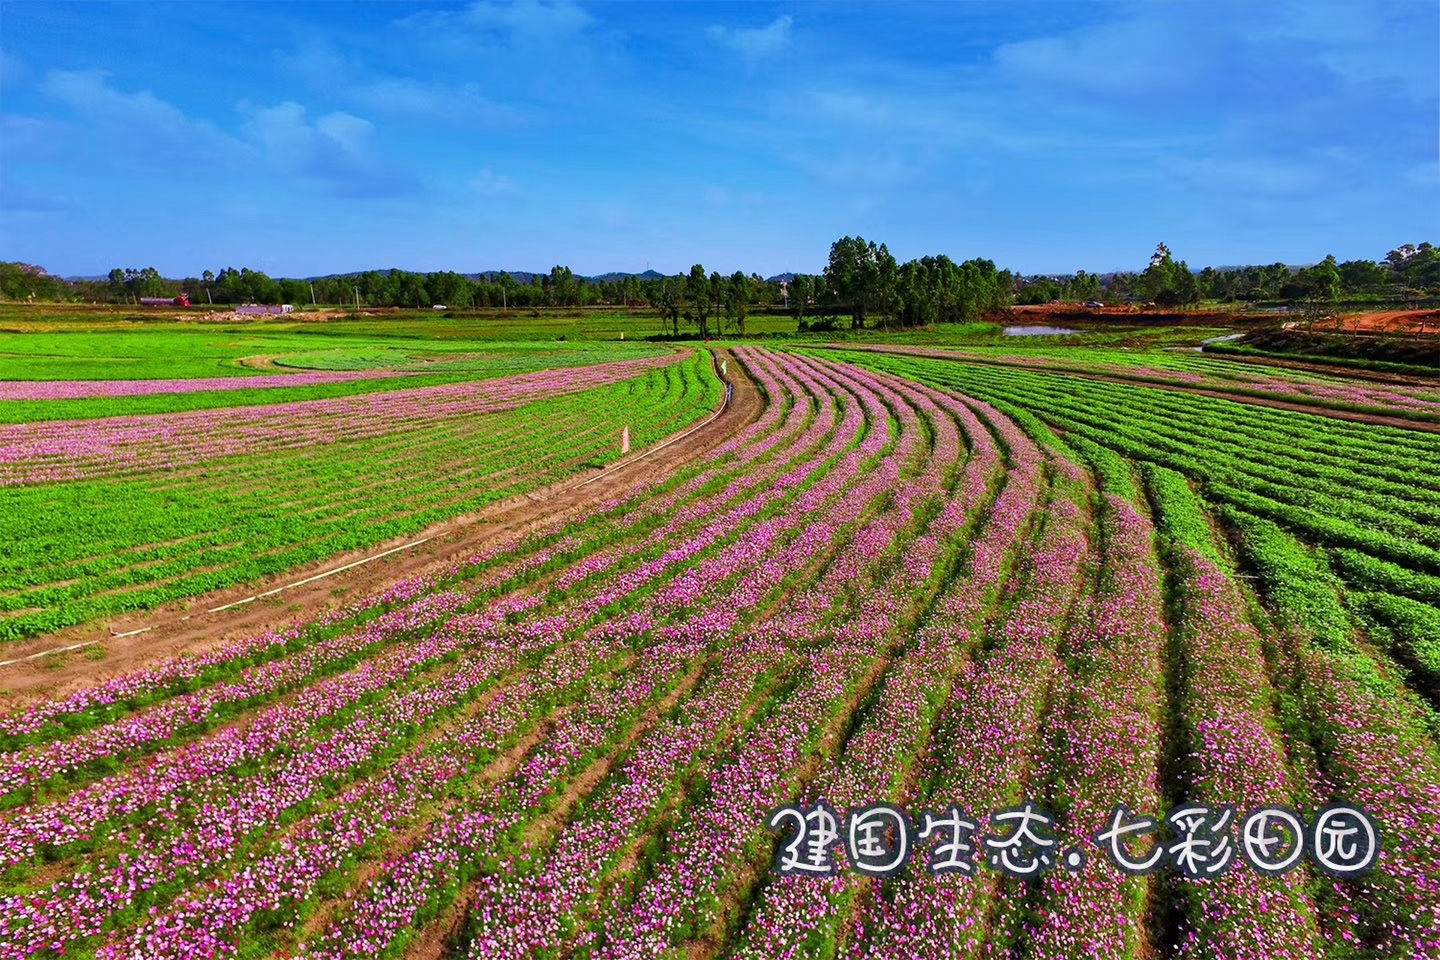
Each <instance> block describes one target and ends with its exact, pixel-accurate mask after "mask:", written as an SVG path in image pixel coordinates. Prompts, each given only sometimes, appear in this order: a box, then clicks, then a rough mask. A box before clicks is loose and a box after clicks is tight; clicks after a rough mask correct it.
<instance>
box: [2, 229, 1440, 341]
mask: <svg viewBox="0 0 1440 960" xmlns="http://www.w3.org/2000/svg"><path fill="white" fill-rule="evenodd" d="M1427 292H1430V293H1440V248H1436V247H1435V246H1434V245H1432V244H1430V243H1421V244H1418V245H1416V244H1404V245H1402V246H1400V247H1397V248H1395V249H1394V250H1391V251H1390V252H1389V253H1388V254H1386V256H1385V259H1384V260H1381V261H1371V260H1349V261H1345V262H1343V263H1341V262H1337V261H1336V259H1335V257H1333V256H1328V257H1326V258H1325V259H1324V260H1322V261H1320V262H1319V263H1316V264H1314V265H1312V266H1308V267H1303V268H1298V269H1297V268H1292V267H1289V266H1286V265H1285V264H1283V263H1275V264H1271V265H1269V266H1245V267H1228V268H1227V267H1220V268H1217V267H1206V268H1205V269H1203V270H1200V271H1198V272H1197V271H1193V270H1191V269H1190V267H1189V265H1188V264H1187V263H1186V262H1185V261H1184V260H1179V259H1176V258H1175V256H1174V255H1173V254H1172V253H1171V251H1170V249H1169V248H1168V247H1167V246H1166V245H1165V244H1163V243H1162V244H1160V245H1158V246H1157V247H1156V250H1155V253H1154V254H1153V255H1152V256H1151V258H1150V261H1149V264H1148V265H1147V266H1146V267H1145V269H1144V270H1140V271H1134V272H1117V273H1112V274H1105V275H1101V274H1096V273H1087V272H1085V271H1084V270H1081V271H1078V272H1077V273H1075V274H1074V275H1073V276H1047V275H1030V276H1022V275H1019V274H1016V273H1012V272H1011V271H1009V270H1002V269H997V268H996V266H995V264H994V262H992V261H990V260H986V259H981V258H975V259H971V260H966V261H963V262H960V263H957V262H955V261H953V260H951V259H950V258H949V257H947V256H946V255H944V254H937V255H931V256H924V257H919V258H917V259H914V260H909V261H907V262H905V263H898V262H897V261H896V259H895V257H894V256H893V255H892V254H891V253H890V251H889V249H888V248H887V246H886V245H885V244H883V243H878V244H877V243H875V242H874V241H870V240H866V239H864V238H863V237H858V236H856V237H842V238H841V239H839V240H837V241H835V242H834V243H833V244H832V245H831V247H830V254H829V257H828V259H827V261H826V265H825V268H824V270H823V271H822V272H821V273H819V274H793V275H785V276H783V277H775V278H771V279H768V280H767V279H764V278H762V277H761V276H760V275H758V274H755V273H751V274H746V273H744V272H743V271H736V272H735V273H732V274H729V275H724V274H721V273H719V272H717V271H706V269H705V268H704V266H703V265H702V264H695V265H694V266H692V267H691V268H690V270H689V272H688V273H682V274H677V275H675V276H659V275H648V274H646V275H638V276H637V275H624V276H612V277H607V278H599V279H596V278H587V277H581V276H578V275H576V274H575V273H574V272H573V271H572V270H571V269H570V268H569V267H565V266H559V265H557V266H555V267H554V268H552V269H551V270H550V272H549V273H547V274H533V275H532V274H518V275H517V274H514V273H508V272H491V273H485V274H472V275H466V274H460V273H455V272H454V271H438V272H431V273H418V272H411V271H406V270H398V269H396V270H387V271H380V270H368V271H365V272H363V273H357V274H349V275H344V276H333V277H322V278H318V279H315V280H300V279H293V278H273V277H270V276H268V275H267V274H265V273H264V272H263V271H259V270H251V269H248V268H243V267H242V268H240V269H235V268H234V267H225V268H223V269H221V270H220V271H218V272H212V271H209V270H206V271H204V272H203V273H202V274H201V275H200V276H198V277H186V278H183V279H170V278H166V277H164V276H162V275H161V274H160V272H159V271H158V270H156V269H155V268H154V267H145V268H143V269H136V268H121V267H117V268H115V269H113V270H111V271H110V273H109V274H108V276H107V277H106V278H105V279H103V280H77V281H73V282H72V281H67V280H64V279H61V278H59V277H55V276H52V275H50V274H48V273H46V272H45V271H44V270H43V269H42V268H40V267H36V266H33V265H30V264H24V263H0V296H3V297H5V298H6V299H12V300H55V301H96V302H110V303H125V302H135V301H137V300H138V299H139V298H140V297H172V296H177V295H179V294H182V293H183V294H186V295H188V296H189V298H190V300H191V302H192V303H193V304H195V305H197V306H205V305H208V304H214V305H217V306H223V305H234V304H241V303H264V304H276V303H293V304H297V305H304V304H312V303H313V304H317V305H328V306H349V307H355V308H367V307H414V308H425V307H430V306H433V305H437V304H444V305H446V306H448V307H451V308H455V309H469V308H496V307H498V308H509V309H520V310H527V309H534V308H539V307H589V306H600V305H611V306H626V307H646V308H652V309H654V310H656V311H657V312H659V314H660V315H661V318H662V319H663V321H664V323H665V326H666V328H667V330H669V331H670V332H671V333H672V334H673V335H675V336H679V335H680V333H681V328H682V324H683V325H684V327H685V328H686V329H688V330H691V331H694V332H696V333H698V334H699V335H701V336H709V335H710V334H711V332H712V331H713V332H715V333H719V332H721V331H723V330H726V329H728V330H731V331H735V332H742V333H743V331H744V329H745V322H746V318H747V316H748V315H749V314H750V312H751V310H752V309H753V308H763V309H765V310H766V311H767V312H776V311H783V312H788V313H789V314H791V315H793V316H794V317H795V319H796V321H797V323H798V325H799V326H800V329H802V330H805V329H825V328H827V327H833V326H834V325H835V324H836V323H837V321H843V319H844V318H848V320H849V324H850V326H852V327H855V328H859V327H863V326H870V325H873V326H891V325H894V326H907V327H908V326H921V325H926V324H932V323H963V322H967V321H972V320H976V319H979V318H981V317H984V316H986V315H988V314H991V313H994V312H995V311H997V310H1000V309H1003V308H1004V307H1006V306H1009V305H1010V304H1012V303H1019V304H1030V303H1048V302H1051V301H1057V300H1058V301H1062V302H1082V301H1102V302H1129V301H1140V302H1144V303H1153V304H1156V305H1158V306H1161V307H1180V306H1185V305H1189V304H1194V303H1197V302H1199V301H1202V300H1210V301H1220V302H1254V303H1263V302H1286V303H1302V302H1303V303H1306V304H1310V305H1315V304H1325V303H1333V302H1336V301H1337V300H1340V299H1352V300H1353V299H1391V300H1398V299H1405V298H1412V297H1415V296H1419V295H1424V294H1425V293H1427Z"/></svg>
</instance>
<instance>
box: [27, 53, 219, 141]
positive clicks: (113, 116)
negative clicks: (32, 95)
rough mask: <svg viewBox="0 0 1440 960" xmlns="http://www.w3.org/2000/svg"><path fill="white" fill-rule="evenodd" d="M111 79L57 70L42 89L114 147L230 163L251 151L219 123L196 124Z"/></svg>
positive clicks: (146, 94)
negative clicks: (99, 132) (120, 144)
mask: <svg viewBox="0 0 1440 960" xmlns="http://www.w3.org/2000/svg"><path fill="white" fill-rule="evenodd" d="M108 77H109V74H107V73H105V72H104V71H101V70H83V71H68V70H51V71H50V72H49V73H47V74H46V75H45V79H44V80H43V81H42V82H41V84H40V89H41V91H42V92H43V93H46V94H48V95H49V96H50V97H52V98H54V99H56V100H59V101H60V102H61V103H64V104H65V105H66V106H68V107H70V108H71V109H73V110H74V111H75V112H76V113H78V114H80V115H81V116H83V117H84V118H85V119H87V120H89V121H90V122H91V123H93V124H94V125H95V126H96V127H98V128H99V129H100V130H102V131H103V132H104V134H105V136H106V137H107V139H109V140H110V141H111V142H112V143H123V144H124V145H125V146H127V147H129V148H131V149H135V150H137V151H138V152H141V153H146V154H151V155H157V154H163V155H167V156H172V157H188V158H198V157H206V158H210V159H225V158H227V157H234V156H236V155H238V154H243V153H244V152H245V151H246V147H245V145H244V144H243V143H241V142H240V141H238V140H236V139H235V138H234V137H232V136H230V135H229V134H226V133H223V132H221V131H220V130H218V129H216V127H215V126H214V125H213V124H210V123H207V122H206V121H203V120H192V119H191V118H189V117H187V116H186V115H185V113H184V112H183V111H182V110H180V108H179V107H176V106H175V105H174V104H172V103H169V102H167V101H165V100H161V99H160V98H159V97H157V96H155V95H154V94H153V93H151V92H150V91H149V90H141V91H139V92H137V93H125V92H123V91H120V90H117V89H115V88H114V87H112V86H111V85H110V82H109V79H108Z"/></svg>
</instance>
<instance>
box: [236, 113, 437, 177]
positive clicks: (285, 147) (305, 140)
mask: <svg viewBox="0 0 1440 960" xmlns="http://www.w3.org/2000/svg"><path fill="white" fill-rule="evenodd" d="M238 109H239V111H240V113H241V114H243V115H244V116H245V118H246V119H245V124H244V129H245V132H246V134H248V135H249V137H250V138H251V139H252V140H254V141H255V142H256V143H258V144H260V145H261V146H262V147H263V148H264V154H265V157H266V159H267V160H268V161H269V162H270V164H271V165H272V167H273V168H274V169H275V170H276V171H277V172H281V173H285V174H290V175H296V176H300V177H304V178H307V179H311V180H315V181H318V182H320V183H321V184H323V185H325V186H326V187H327V188H329V189H331V190H333V191H335V192H337V193H341V194H344V195H346V196H370V197H386V196H395V195H399V194H404V193H411V192H414V190H415V189H416V188H417V184H416V183H415V181H414V180H413V178H411V177H408V176H405V175H403V174H401V173H400V172H399V171H397V170H395V169H393V168H392V167H390V166H389V165H388V164H387V163H385V162H384V161H383V160H382V159H381V158H380V157H379V156H377V155H376V153H375V151H374V149H373V146H372V141H373V140H374V136H375V125H374V124H372V123H371V122H370V121H369V120H365V119H362V118H361V117H357V116H354V115H352V114H349V113H344V112H336V113H328V114H325V115H323V116H321V117H318V118H316V120H315V121H314V123H311V122H310V121H309V119H308V118H307V116H306V112H305V108H304V107H303V106H301V105H300V104H298V103H295V102H294V101H293V100H287V101H285V102H283V103H278V104H276V105H274V106H271V107H266V106H259V105H256V104H251V103H243V102H242V103H241V104H240V105H239V107H238Z"/></svg>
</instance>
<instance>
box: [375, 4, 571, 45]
mask: <svg viewBox="0 0 1440 960" xmlns="http://www.w3.org/2000/svg"><path fill="white" fill-rule="evenodd" d="M399 23H400V25H402V26H406V27H412V28H418V29H421V30H426V31H433V32H440V33H446V32H453V31H465V32H468V33H481V34H499V35H503V36H505V37H507V38H508V39H510V40H513V41H515V42H521V43H527V44H537V43H554V42H557V41H562V40H566V39H569V38H570V37H572V36H574V35H575V34H577V33H580V32H582V31H584V30H587V29H589V27H590V26H591V25H593V24H594V23H595V18H594V17H592V16H591V15H590V14H589V13H587V12H586V11H585V10H584V9H582V8H581V7H580V6H578V5H577V4H575V3H571V2H570V0H515V2H513V3H495V2H491V0H479V2H476V3H472V4H470V5H469V6H468V7H465V8H464V9H463V10H457V11H425V12H423V13H417V14H413V15H412V16H409V17H405V18H404V19H402V20H401V21H399Z"/></svg>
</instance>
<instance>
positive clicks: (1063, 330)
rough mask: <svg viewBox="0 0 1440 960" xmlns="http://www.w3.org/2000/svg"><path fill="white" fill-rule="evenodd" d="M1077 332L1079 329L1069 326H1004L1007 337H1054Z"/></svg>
mask: <svg viewBox="0 0 1440 960" xmlns="http://www.w3.org/2000/svg"><path fill="white" fill-rule="evenodd" d="M1079 332H1080V331H1079V330H1071V329H1070V328H1069V327H1043V326H1033V327H1032V326H1025V327H1006V328H1005V336H1007V337H1055V336H1063V335H1064V334H1067V333H1079Z"/></svg>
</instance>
